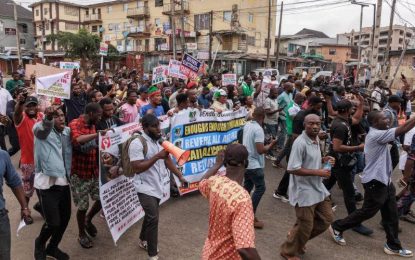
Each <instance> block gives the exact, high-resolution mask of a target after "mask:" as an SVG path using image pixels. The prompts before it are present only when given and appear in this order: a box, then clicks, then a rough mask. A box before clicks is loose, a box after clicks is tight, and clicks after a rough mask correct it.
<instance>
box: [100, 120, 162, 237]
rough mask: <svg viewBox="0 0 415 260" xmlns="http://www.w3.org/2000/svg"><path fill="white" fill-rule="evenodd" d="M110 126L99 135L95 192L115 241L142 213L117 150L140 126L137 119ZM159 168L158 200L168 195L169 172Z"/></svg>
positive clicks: (131, 179)
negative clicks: (161, 185)
mask: <svg viewBox="0 0 415 260" xmlns="http://www.w3.org/2000/svg"><path fill="white" fill-rule="evenodd" d="M113 130H114V131H108V132H107V133H106V135H105V136H101V135H100V137H99V144H100V146H99V164H100V167H99V180H100V182H99V183H100V187H99V194H100V198H101V204H102V209H103V211H104V215H105V219H106V221H107V224H108V227H109V229H110V232H111V235H112V238H113V240H114V243H115V244H116V243H117V241H118V239H119V238H120V237H121V235H122V234H123V233H124V232H125V231H127V230H128V228H130V227H131V226H132V225H134V223H136V222H137V221H138V220H140V219H141V218H142V217H143V216H144V210H143V208H142V207H141V204H140V201H139V199H138V195H137V192H136V190H135V187H134V185H133V179H134V177H132V178H128V177H126V176H125V175H122V171H123V170H122V164H121V156H122V155H121V151H120V146H121V145H122V144H123V143H124V142H126V141H127V140H128V139H129V138H130V137H131V135H132V134H133V133H134V132H136V131H140V130H142V128H141V126H140V125H139V124H138V123H130V124H127V125H123V126H120V127H116V128H114V129H113ZM124 156H125V155H124ZM160 171H161V172H160V178H162V180H161V181H162V183H163V198H162V199H161V201H160V204H161V203H163V202H165V201H167V200H168V199H169V198H170V176H169V173H168V171H167V170H164V169H160Z"/></svg>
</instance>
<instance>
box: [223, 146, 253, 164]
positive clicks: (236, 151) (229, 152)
mask: <svg viewBox="0 0 415 260" xmlns="http://www.w3.org/2000/svg"><path fill="white" fill-rule="evenodd" d="M247 160H248V150H247V149H246V147H245V146H243V145H242V144H229V145H228V146H227V147H226V150H225V159H224V161H225V163H227V164H229V162H231V161H232V165H238V164H242V163H245V162H246V161H247Z"/></svg>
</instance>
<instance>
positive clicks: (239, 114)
mask: <svg viewBox="0 0 415 260" xmlns="http://www.w3.org/2000/svg"><path fill="white" fill-rule="evenodd" d="M246 115H247V111H246V109H245V108H241V109H240V110H237V111H227V112H223V113H221V114H218V113H215V112H213V111H212V110H198V109H186V110H182V111H180V112H179V113H178V114H176V115H175V116H174V117H173V118H172V119H171V121H170V122H171V131H170V138H171V142H172V143H173V144H174V145H175V146H177V147H179V148H181V149H183V150H190V157H189V161H188V162H187V163H185V164H184V165H183V166H181V167H179V170H180V171H181V172H182V173H183V176H184V177H185V178H186V180H187V181H188V182H189V183H190V186H189V188H182V187H181V188H179V191H180V193H181V194H186V193H189V192H192V191H195V190H197V187H198V183H199V181H200V180H201V178H202V177H203V175H204V174H205V173H206V171H207V170H208V169H209V168H211V167H212V166H213V164H214V163H215V160H216V154H217V153H218V151H220V150H222V149H225V148H226V146H227V145H228V144H231V143H235V142H237V133H238V131H239V129H240V128H241V126H243V125H244V124H245V117H246ZM176 183H177V186H178V187H180V182H179V181H178V180H177V179H176Z"/></svg>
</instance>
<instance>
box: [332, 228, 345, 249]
mask: <svg viewBox="0 0 415 260" xmlns="http://www.w3.org/2000/svg"><path fill="white" fill-rule="evenodd" d="M329 231H330V234H331V237H332V238H333V240H334V242H336V243H337V244H339V245H341V246H345V245H346V240H344V238H343V234H342V232H340V231H337V230H335V229H334V228H333V226H332V225H330V226H329Z"/></svg>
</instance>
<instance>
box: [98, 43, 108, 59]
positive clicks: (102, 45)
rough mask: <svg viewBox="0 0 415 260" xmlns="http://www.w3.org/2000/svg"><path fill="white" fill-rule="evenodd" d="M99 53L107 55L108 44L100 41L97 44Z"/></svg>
mask: <svg viewBox="0 0 415 260" xmlns="http://www.w3.org/2000/svg"><path fill="white" fill-rule="evenodd" d="M99 55H101V56H107V55H108V44H106V43H103V42H101V43H100V44H99Z"/></svg>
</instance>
